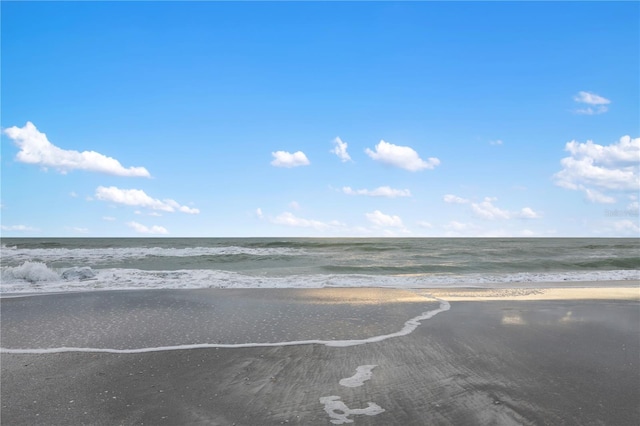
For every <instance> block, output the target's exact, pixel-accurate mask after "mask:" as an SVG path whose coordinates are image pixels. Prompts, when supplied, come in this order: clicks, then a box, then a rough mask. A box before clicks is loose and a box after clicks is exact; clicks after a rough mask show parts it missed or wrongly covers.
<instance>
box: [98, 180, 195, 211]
mask: <svg viewBox="0 0 640 426" xmlns="http://www.w3.org/2000/svg"><path fill="white" fill-rule="evenodd" d="M95 197H96V198H97V199H98V200H101V201H110V202H112V203H116V204H124V205H127V206H134V207H145V208H149V209H152V210H161V211H165V212H170V213H173V212H176V211H179V212H182V213H187V214H198V213H200V210H199V209H196V208H191V207H188V206H182V205H180V204H179V203H178V202H177V201H175V200H172V199H169V198H167V199H164V200H158V199H155V198H151V197H150V196H148V195H147V194H146V193H145V192H144V191H143V190H141V189H120V188H117V187H115V186H110V187H104V186H99V187H98V188H96V193H95Z"/></svg>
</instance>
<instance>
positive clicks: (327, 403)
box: [320, 395, 385, 425]
mask: <svg viewBox="0 0 640 426" xmlns="http://www.w3.org/2000/svg"><path fill="white" fill-rule="evenodd" d="M320 404H323V405H324V411H326V412H327V414H328V415H329V417H331V420H330V421H331V423H333V424H334V425H341V424H343V423H353V420H352V419H350V418H349V416H355V415H366V416H375V415H377V414H380V413H383V412H384V411H385V410H384V408H382V407H380V406H379V405H378V404H375V403H373V402H367V407H366V408H349V407H347V405H346V404H345V403H344V402H342V401H340V397H339V396H335V395H332V396H323V397H322V398H320Z"/></svg>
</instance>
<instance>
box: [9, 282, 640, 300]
mask: <svg viewBox="0 0 640 426" xmlns="http://www.w3.org/2000/svg"><path fill="white" fill-rule="evenodd" d="M583 288H602V289H616V290H619V289H622V288H624V289H628V288H632V289H633V288H635V289H639V291H640V279H638V280H608V281H540V282H537V281H526V282H497V283H485V284H482V285H479V284H469V285H451V286H431V287H428V286H427V287H393V286H362V287H360V286H359V287H344V286H324V287H221V288H217V287H216V288H209V287H193V288H167V289H162V288H117V289H109V288H107V289H88V290H69V291H53V292H45V291H42V292H40V291H38V292H18V293H11V292H6V293H0V300H2V299H11V298H19V297H32V296H52V295H64V294H84V293H109V292H132V291H195V290H216V291H222V290H230V291H233V290H307V291H313V290H321V289H326V290H332V289H368V290H370V291H372V290H409V291H430V292H433V293H434V294H435V293H438V294H447V291H451V292H459V291H473V292H482V291H487V292H488V291H491V290H531V289H540V290H543V289H546V290H548V289H583ZM624 291H626V290H624ZM620 295H621V296H623V297H627V295H626V294H622V293H621V294H620ZM505 296H506V294H505ZM603 296H604V295H600V296H599V297H603ZM631 297H633V295H631Z"/></svg>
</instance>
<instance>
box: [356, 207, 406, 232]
mask: <svg viewBox="0 0 640 426" xmlns="http://www.w3.org/2000/svg"><path fill="white" fill-rule="evenodd" d="M365 216H366V217H367V219H368V220H369V222H371V223H373V224H374V225H376V226H383V227H387V226H390V227H394V228H402V227H404V225H403V224H402V219H401V218H400V216H391V215H386V214H384V213H382V212H381V211H380V210H376V211H374V212H373V213H366V214H365Z"/></svg>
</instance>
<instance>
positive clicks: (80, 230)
mask: <svg viewBox="0 0 640 426" xmlns="http://www.w3.org/2000/svg"><path fill="white" fill-rule="evenodd" d="M66 229H67V230H69V231H72V232H75V233H77V234H86V233H88V232H89V228H81V227H79V226H67V227H66Z"/></svg>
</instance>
